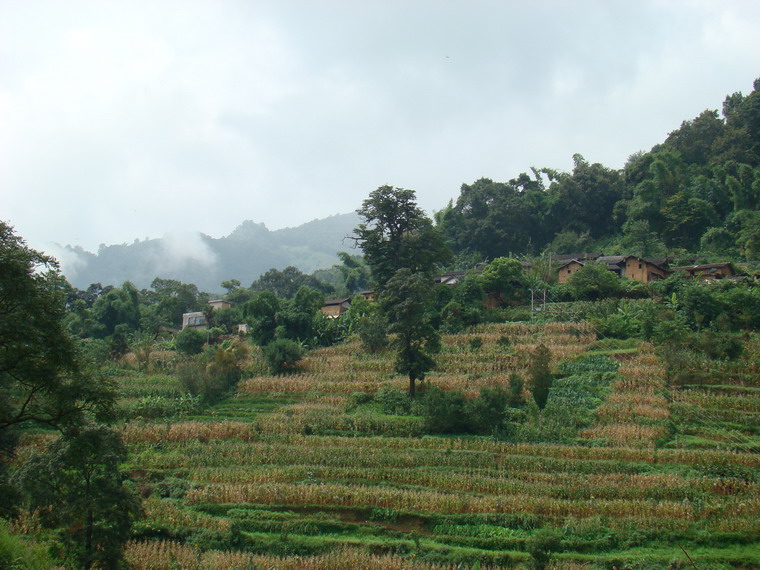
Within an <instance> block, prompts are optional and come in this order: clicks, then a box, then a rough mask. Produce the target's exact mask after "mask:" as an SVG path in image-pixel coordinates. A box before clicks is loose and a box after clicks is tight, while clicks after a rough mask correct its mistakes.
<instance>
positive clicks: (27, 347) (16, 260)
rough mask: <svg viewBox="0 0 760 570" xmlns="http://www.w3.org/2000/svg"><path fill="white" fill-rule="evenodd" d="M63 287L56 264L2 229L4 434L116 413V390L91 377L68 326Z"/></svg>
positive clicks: (0, 425) (0, 414)
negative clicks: (35, 425)
mask: <svg viewBox="0 0 760 570" xmlns="http://www.w3.org/2000/svg"><path fill="white" fill-rule="evenodd" d="M62 284H63V278H62V277H61V276H60V274H59V272H58V265H57V263H56V262H55V260H53V259H52V258H50V257H47V256H45V255H43V254H41V253H39V252H37V251H34V250H33V249H30V248H29V247H27V246H26V244H25V243H24V241H23V240H22V239H21V238H20V237H18V236H16V235H15V234H14V233H13V230H12V228H11V227H10V226H8V225H7V224H5V223H4V222H0V432H2V431H4V430H7V429H10V428H14V427H16V426H19V425H21V424H26V423H32V422H34V423H41V424H46V425H49V426H51V427H56V428H65V427H68V426H72V425H77V424H78V423H80V422H81V421H82V419H83V417H84V416H85V415H86V414H87V413H88V412H92V413H93V414H95V416H96V417H100V418H103V417H107V416H108V415H109V414H110V412H111V411H112V408H113V403H114V399H115V396H116V393H115V390H114V386H113V385H112V384H111V383H110V382H107V381H106V380H105V379H102V378H97V377H95V376H93V375H92V374H91V373H89V372H88V370H87V369H86V367H85V366H84V365H83V364H82V358H81V354H80V352H79V349H78V346H77V343H76V341H75V340H74V338H73V337H72V336H71V335H70V334H69V332H68V330H67V329H66V327H65V325H64V317H65V308H64V296H63V286H62Z"/></svg>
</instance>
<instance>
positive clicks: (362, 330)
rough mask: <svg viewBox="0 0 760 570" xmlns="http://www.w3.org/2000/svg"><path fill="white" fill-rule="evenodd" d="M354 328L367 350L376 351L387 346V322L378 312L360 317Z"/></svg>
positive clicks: (380, 350)
mask: <svg viewBox="0 0 760 570" xmlns="http://www.w3.org/2000/svg"><path fill="white" fill-rule="evenodd" d="M356 330H357V333H358V334H359V339H360V340H361V343H362V347H363V348H364V350H366V351H367V352H372V353H377V352H382V351H383V350H385V349H386V348H388V335H387V332H386V331H387V330H388V322H387V321H386V320H385V318H384V317H383V316H382V315H381V314H380V313H378V312H376V311H375V312H371V313H368V314H367V315H365V316H363V317H361V318H360V319H359V320H358V322H357V323H356Z"/></svg>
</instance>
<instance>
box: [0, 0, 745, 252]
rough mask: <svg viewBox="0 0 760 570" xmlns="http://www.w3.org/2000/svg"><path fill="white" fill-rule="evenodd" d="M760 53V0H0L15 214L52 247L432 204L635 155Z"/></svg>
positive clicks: (1, 205)
mask: <svg viewBox="0 0 760 570" xmlns="http://www.w3.org/2000/svg"><path fill="white" fill-rule="evenodd" d="M759 76H760V2H758V1H757V0H746V1H740V0H720V1H718V0H705V1H697V0H690V1H685V0H684V1H679V0H667V1H666V0H661V1H643V0H629V1H614V0H599V1H592V0H587V1H583V0H572V1H571V0H557V1H544V0H536V1H529V0H523V1H520V2H518V1H511V0H491V1H489V0H461V1H454V0H331V1H324V0H303V1H296V0H277V1H272V2H268V1H260V0H246V1H242V0H241V1H233V0H197V1H196V0H177V1H172V0H150V1H148V0H123V1H85V0H66V1H61V0H50V1H46V0H0V219H2V220H5V221H9V222H10V223H11V224H12V225H14V226H15V227H16V231H17V233H19V234H20V235H22V236H24V237H25V238H26V239H27V241H28V242H29V243H30V244H31V245H33V246H34V247H37V248H42V249H47V250H49V251H51V250H52V246H50V245H49V244H50V242H58V243H60V244H72V245H80V246H82V247H84V248H85V249H87V250H90V251H96V250H97V248H98V244H100V243H105V244H114V243H123V242H132V241H133V240H134V239H135V238H140V239H145V238H146V237H150V238H155V237H161V236H163V235H164V234H166V233H176V232H182V231H187V230H197V231H200V232H203V233H206V234H209V235H211V236H214V237H220V236H223V235H227V234H229V233H230V232H232V230H233V229H234V228H235V227H236V226H237V225H238V224H239V223H240V222H241V221H243V220H245V219H251V220H254V221H257V222H264V223H265V224H266V225H267V227H269V228H270V229H277V228H281V227H286V226H296V225H299V224H301V223H304V222H307V221H309V220H312V219H315V218H322V217H326V216H329V215H331V214H336V213H345V212H350V211H352V210H355V209H356V208H358V207H359V206H360V205H361V202H362V200H363V199H364V198H366V196H367V195H368V194H369V192H370V191H372V190H374V189H375V188H377V187H378V186H380V185H383V184H392V185H395V186H400V187H404V188H411V189H413V190H415V191H416V192H417V196H418V199H419V202H420V204H421V205H422V207H424V208H425V209H426V210H427V211H428V213H432V211H433V210H438V209H441V208H442V207H444V206H445V205H446V203H447V202H448V201H449V199H452V198H453V199H456V197H457V196H458V194H459V188H460V186H461V184H462V183H470V182H473V181H474V180H476V179H478V178H480V177H489V178H493V179H495V180H500V181H503V180H508V179H510V178H512V177H514V176H516V175H517V174H519V173H520V172H522V171H526V170H528V169H529V168H530V167H531V166H537V167H542V166H549V167H553V168H557V169H560V170H570V169H571V166H572V155H573V153H581V154H583V155H584V156H585V157H586V159H587V160H589V161H591V162H601V163H603V164H605V165H607V166H610V167H615V168H620V167H622V166H623V164H624V163H625V161H626V159H627V158H628V156H629V155H630V154H632V153H633V152H635V151H637V150H648V149H649V148H651V147H652V145H654V144H656V143H658V142H661V141H662V140H663V139H664V138H665V136H666V135H667V134H668V132H670V131H672V130H673V129H675V128H677V127H678V126H679V125H680V123H681V122H682V121H683V120H685V119H691V118H693V117H695V116H696V115H698V114H699V113H700V112H701V111H703V110H704V109H707V108H710V109H720V107H721V104H722V101H723V99H724V97H725V96H726V95H727V94H729V93H733V92H735V91H742V92H743V93H745V94H747V93H748V92H750V91H751V90H752V82H753V80H754V79H755V78H757V77H759Z"/></svg>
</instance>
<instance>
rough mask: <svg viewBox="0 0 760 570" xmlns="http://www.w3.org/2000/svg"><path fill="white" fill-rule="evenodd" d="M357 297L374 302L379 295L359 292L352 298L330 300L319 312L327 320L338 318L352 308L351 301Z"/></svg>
mask: <svg viewBox="0 0 760 570" xmlns="http://www.w3.org/2000/svg"><path fill="white" fill-rule="evenodd" d="M356 297H364V298H365V299H367V301H371V302H374V301H375V300H376V299H377V295H376V294H375V292H374V291H359V292H357V293H354V295H353V296H352V297H341V298H340V299H330V300H328V301H325V304H324V305H322V307H321V308H320V309H319V310H320V311H321V312H322V314H323V315H324V316H325V317H327V318H330V319H334V318H337V317H339V316H341V315H342V314H343V313H345V312H346V311H348V308H349V307H350V306H351V300H352V299H355V298H356Z"/></svg>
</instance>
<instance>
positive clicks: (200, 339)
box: [174, 328, 206, 355]
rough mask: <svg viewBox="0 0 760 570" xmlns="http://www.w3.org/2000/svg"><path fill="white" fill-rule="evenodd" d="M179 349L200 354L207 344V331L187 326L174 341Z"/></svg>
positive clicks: (184, 352) (186, 352) (183, 351)
mask: <svg viewBox="0 0 760 570" xmlns="http://www.w3.org/2000/svg"><path fill="white" fill-rule="evenodd" d="M174 344H175V346H176V347H177V350H178V351H179V352H181V353H182V354H191V355H192V354H199V353H200V352H201V350H203V345H204V344H206V333H205V332H204V331H200V330H198V329H193V328H186V329H185V330H183V331H182V332H180V333H179V334H178V335H177V338H176V340H175V341H174Z"/></svg>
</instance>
